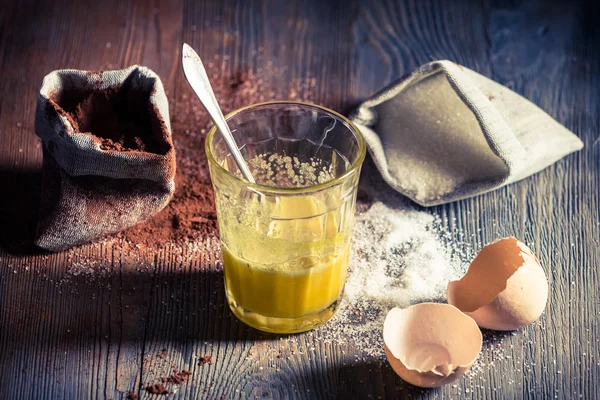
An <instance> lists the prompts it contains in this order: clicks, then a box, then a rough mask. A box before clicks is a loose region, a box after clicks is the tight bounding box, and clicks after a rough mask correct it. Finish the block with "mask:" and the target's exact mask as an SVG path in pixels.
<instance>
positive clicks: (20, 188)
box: [0, 166, 42, 255]
mask: <svg viewBox="0 0 600 400" xmlns="http://www.w3.org/2000/svg"><path fill="white" fill-rule="evenodd" d="M41 175H42V173H41V169H27V170H20V171H14V170H11V168H10V167H6V166H0V187H2V195H1V196H0V248H1V249H3V250H5V251H7V252H8V253H9V254H13V255H26V254H39V253H41V250H39V249H38V248H36V247H35V246H34V245H33V240H34V237H35V229H36V224H37V217H38V209H39V205H40V188H41Z"/></svg>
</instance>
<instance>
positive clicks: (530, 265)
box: [448, 237, 548, 331]
mask: <svg viewBox="0 0 600 400" xmlns="http://www.w3.org/2000/svg"><path fill="white" fill-rule="evenodd" d="M547 300H548V281H547V279H546V275H545V273H544V270H543V269H542V267H541V265H540V262H539V261H538V259H537V257H536V256H535V255H534V254H533V252H532V251H531V250H530V249H529V247H527V246H526V245H525V244H523V243H521V242H519V241H518V240H517V239H515V238H513V237H510V238H504V239H500V240H498V241H496V242H494V243H491V244H489V245H487V246H485V247H484V248H483V249H482V250H481V251H480V252H479V254H477V257H475V260H473V262H472V263H471V265H470V267H469V270H468V271H467V273H466V274H465V276H463V277H462V279H460V280H459V281H453V282H450V283H449V284H448V303H450V304H452V305H454V306H456V307H457V308H458V309H459V310H461V311H462V312H464V313H465V314H467V315H469V316H470V317H472V318H473V319H474V320H475V321H476V322H477V324H478V325H479V326H480V327H482V328H488V329H494V330H500V331H505V330H514V329H519V328H521V327H523V326H525V325H528V324H530V323H532V322H534V321H535V320H537V319H538V318H539V317H540V315H541V314H542V312H543V311H544V309H545V308H546V302H547Z"/></svg>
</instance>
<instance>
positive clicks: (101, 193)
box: [35, 66, 175, 251]
mask: <svg viewBox="0 0 600 400" xmlns="http://www.w3.org/2000/svg"><path fill="white" fill-rule="evenodd" d="M35 130H36V133H37V134H38V136H39V137H40V138H41V139H42V141H43V149H44V150H43V152H44V162H43V176H42V198H41V206H40V218H39V222H38V226H37V237H36V241H35V244H36V245H37V246H39V247H41V248H44V249H47V250H51V251H59V250H64V249H67V248H70V247H72V246H75V245H78V244H82V243H85V242H89V241H92V240H94V239H98V238H100V237H103V236H106V235H110V234H113V233H116V232H119V231H121V230H123V229H126V228H129V227H131V226H133V225H135V224H137V223H139V222H142V221H144V220H146V219H148V218H149V217H151V216H152V215H154V214H156V213H157V212H158V211H160V210H161V209H162V208H163V207H164V206H165V205H167V203H168V202H169V200H170V198H171V196H172V194H173V192H174V190H175V180H174V178H175V149H174V147H173V142H172V139H171V126H170V122H169V107H168V102H167V97H166V95H165V92H164V88H163V86H162V83H161V81H160V78H159V77H158V76H157V75H156V74H155V73H154V72H152V71H151V70H150V69H148V68H145V67H140V66H131V67H129V68H126V69H123V70H117V71H105V72H89V71H79V70H59V71H54V72H52V73H50V74H48V75H47V76H46V77H45V78H44V81H43V83H42V87H41V89H40V92H39V96H38V102H37V110H36V118H35Z"/></svg>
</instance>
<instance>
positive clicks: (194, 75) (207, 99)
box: [181, 43, 255, 183]
mask: <svg viewBox="0 0 600 400" xmlns="http://www.w3.org/2000/svg"><path fill="white" fill-rule="evenodd" d="M181 62H182V63H183V72H184V74H185V77H186V78H187V80H188V82H189V83H190V86H191V87H192V89H194V92H196V95H197V96H198V98H199V99H200V102H201V103H202V105H203V106H204V108H205V109H206V111H207V112H208V115H210V118H211V119H212V121H213V123H214V124H215V126H216V127H217V129H218V130H219V131H221V134H222V135H223V137H224V138H225V142H226V143H227V147H229V150H230V151H231V154H232V155H233V159H234V160H235V163H236V164H237V167H238V168H239V170H240V171H241V172H242V175H243V176H244V178H246V180H248V181H250V182H252V183H254V182H255V181H254V178H253V177H252V173H251V172H250V169H249V168H248V165H247V164H246V161H244V157H243V156H242V153H240V150H239V149H238V146H237V144H236V143H235V139H234V138H233V135H232V134H231V131H230V130H229V126H227V122H226V121H225V117H223V113H222V112H221V108H220V107H219V103H217V99H216V98H215V93H214V92H213V90H212V87H211V86H210V81H209V80H208V76H207V75H206V70H205V69H204V65H202V61H201V60H200V57H199V56H198V54H197V53H196V52H195V51H194V49H192V48H191V47H190V46H189V45H188V44H186V43H184V44H183V53H182V57H181Z"/></svg>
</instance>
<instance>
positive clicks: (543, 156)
mask: <svg viewBox="0 0 600 400" xmlns="http://www.w3.org/2000/svg"><path fill="white" fill-rule="evenodd" d="M351 120H352V121H353V122H354V123H355V124H356V125H357V126H358V128H359V129H360V130H361V131H362V133H363V135H364V137H365V139H366V141H367V145H368V147H369V151H370V153H371V155H372V157H373V159H374V161H375V164H376V165H377V168H378V169H379V171H380V172H381V174H382V175H383V177H384V179H385V180H386V181H387V182H388V183H389V184H390V185H391V186H392V187H393V188H394V189H396V190H397V191H399V192H400V193H402V194H404V195H406V196H408V197H409V198H411V199H412V200H413V201H415V202H417V203H419V204H421V205H424V206H434V205H438V204H443V203H448V202H451V201H455V200H459V199H464V198H467V197H471V196H475V195H478V194H481V193H485V192H488V191H491V190H494V189H497V188H499V187H502V186H504V185H507V184H509V183H512V182H516V181H518V180H521V179H523V178H525V177H527V176H529V175H531V174H534V173H536V172H538V171H540V170H541V169H543V168H546V167H547V166H549V165H550V164H552V163H554V162H555V161H557V160H559V159H560V158H562V157H564V156H565V155H567V154H569V153H571V152H574V151H577V150H580V149H581V148H582V147H583V143H582V142H581V140H579V138H577V136H575V135H574V134H573V133H572V132H570V131H569V130H568V129H566V128H565V127H564V126H562V125H560V124H559V123H558V122H556V121H555V120H554V119H552V117H550V116H549V115H548V114H546V113H545V112H544V111H542V110H541V109H540V108H539V107H537V106H536V105H534V104H533V103H531V102H530V101H528V100H526V99H525V98H523V97H521V96H520V95H518V94H516V93H515V92H513V91H511V90H509V89H508V88H506V87H505V86H502V85H500V84H499V83H497V82H494V81H492V80H490V79H488V78H486V77H484V76H482V75H480V74H478V73H476V72H474V71H471V70H470V69H468V68H466V67H463V66H460V65H458V64H455V63H453V62H451V61H434V62H431V63H428V64H425V65H423V66H422V67H420V68H419V69H417V70H416V71H414V72H412V73H411V74H409V75H406V76H405V77H403V78H401V79H400V80H399V81H397V82H395V83H394V84H392V85H390V86H389V87H387V88H385V89H384V90H382V91H381V92H379V93H378V94H376V95H375V96H373V97H372V98H371V99H369V100H367V101H365V102H364V103H363V104H361V105H360V107H359V108H358V109H357V110H356V111H355V112H354V113H353V115H351Z"/></svg>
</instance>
